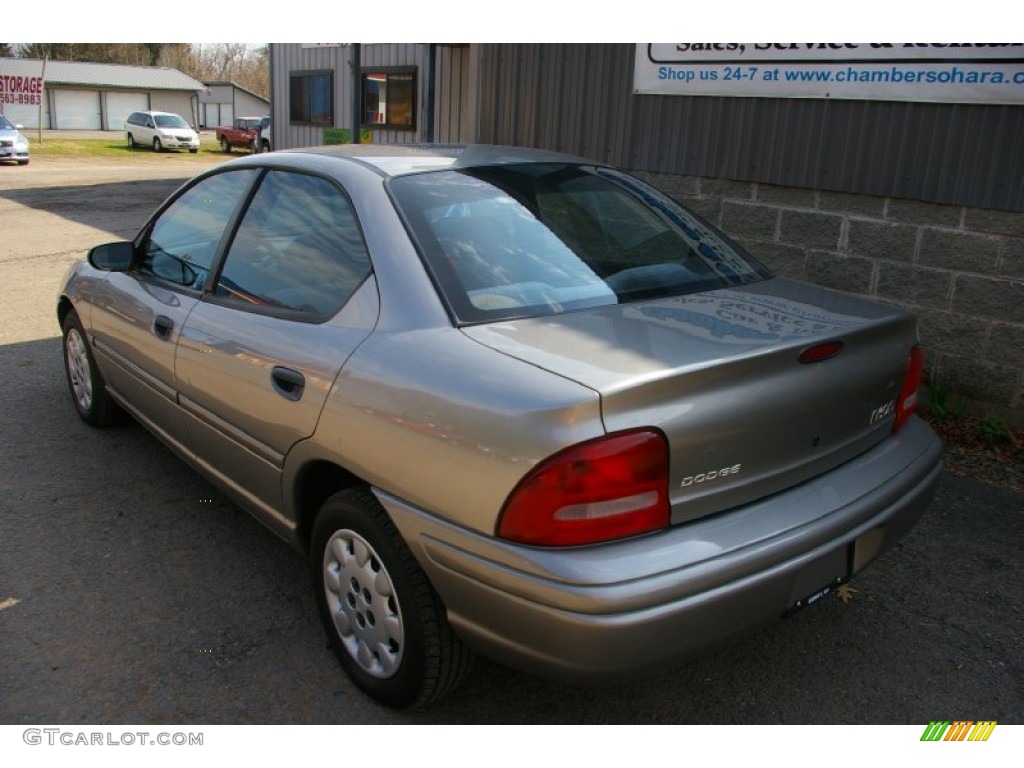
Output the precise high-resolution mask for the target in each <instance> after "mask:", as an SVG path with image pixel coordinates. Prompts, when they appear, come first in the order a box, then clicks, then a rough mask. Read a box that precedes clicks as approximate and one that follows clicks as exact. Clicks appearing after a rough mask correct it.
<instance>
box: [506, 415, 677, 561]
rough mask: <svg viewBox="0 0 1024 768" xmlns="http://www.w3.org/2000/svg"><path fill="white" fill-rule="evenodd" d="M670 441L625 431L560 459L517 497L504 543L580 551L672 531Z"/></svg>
mask: <svg viewBox="0 0 1024 768" xmlns="http://www.w3.org/2000/svg"><path fill="white" fill-rule="evenodd" d="M668 519H669V503H668V442H667V441H666V439H665V436H664V435H662V434H661V433H660V432H656V431H654V430H649V429H641V430H631V431H628V432H618V433H615V434H612V435H607V436H605V437H602V438H599V439H597V440H592V441H590V442H586V443H581V444H579V445H576V446H573V447H571V448H567V449H565V450H564V451H561V452H559V453H556V454H555V455H554V456H552V457H550V458H549V459H546V460H545V461H543V462H541V463H540V464H539V465H538V466H536V467H534V468H533V469H532V470H531V471H530V472H529V474H527V475H526V477H524V478H523V479H522V480H521V481H520V482H519V485H517V486H516V488H515V490H513V491H512V493H511V494H509V497H508V499H507V500H506V501H505V506H504V508H503V509H502V511H501V517H500V518H499V520H498V536H499V537H501V538H503V539H508V540H509V541H516V542H520V543H522V544H533V545H538V546H554V547H559V546H572V545H577V544H593V543H596V542H600V541H610V540H612V539H621V538H624V537H627V536H636V535H637V534H641V533H649V532H650V531H656V530H658V529H660V528H664V527H665V526H667V525H668Z"/></svg>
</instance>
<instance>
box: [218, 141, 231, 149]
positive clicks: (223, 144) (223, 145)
mask: <svg viewBox="0 0 1024 768" xmlns="http://www.w3.org/2000/svg"><path fill="white" fill-rule="evenodd" d="M220 151H221V152H230V151H231V145H230V144H228V140H227V139H221V140H220Z"/></svg>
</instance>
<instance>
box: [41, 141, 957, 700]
mask: <svg viewBox="0 0 1024 768" xmlns="http://www.w3.org/2000/svg"><path fill="white" fill-rule="evenodd" d="M57 315H58V319H59V322H60V324H61V326H62V328H63V332H64V353H65V360H66V368H67V378H68V384H69V387H70V391H71V395H72V402H73V403H74V406H75V408H76V409H77V411H78V414H79V416H81V417H82V418H83V419H85V420H86V421H87V422H89V423H90V424H93V425H96V426H103V425H105V424H108V423H110V422H111V421H113V420H115V419H117V418H118V417H120V416H121V415H123V414H124V413H125V412H127V413H128V414H130V415H131V416H132V417H134V418H135V419H137V420H138V421H139V422H141V423H142V424H143V425H145V426H146V427H147V428H148V429H149V430H151V431H152V432H153V433H154V434H155V435H156V436H157V437H159V438H160V439H161V440H162V441H164V442H165V443H166V444H167V445H168V446H170V447H171V448H172V449H173V450H174V451H175V452H177V453H178V454H179V455H180V456H181V457H182V458H183V459H184V460H185V461H187V462H189V463H190V464H191V465H193V466H194V467H195V468H196V469H197V470H198V471H200V472H201V473H203V474H204V475H205V476H206V477H207V478H209V479H210V480H211V481H212V482H214V483H215V484H216V485H218V486H219V487H220V488H222V489H223V490H224V492H225V493H227V494H229V495H230V496H231V497H232V498H233V499H234V500H235V501H236V502H237V503H238V504H240V505H241V506H243V507H244V508H246V509H247V510H249V511H250V512H252V513H253V514H254V515H255V516H256V517H257V518H258V519H259V520H260V521H262V522H263V523H265V524H266V525H267V526H269V527H270V528H271V529H273V530H274V531H275V532H277V533H278V534H280V535H281V536H282V537H283V538H285V539H286V540H288V541H289V542H291V543H292V544H294V545H295V546H296V547H298V548H300V549H302V550H304V551H306V552H308V553H309V560H310V566H311V570H312V574H313V581H314V583H315V585H316V591H317V596H318V600H317V602H318V604H319V609H320V612H321V615H322V617H323V621H324V625H325V627H326V629H327V633H328V636H329V637H330V640H331V642H332V644H333V646H334V649H335V651H336V652H337V655H338V658H339V659H340V662H341V665H342V666H343V668H344V669H345V671H346V672H347V673H348V674H349V676H350V677H351V678H352V680H353V681H354V682H355V684H356V685H357V686H359V687H360V688H361V689H362V690H364V691H365V692H367V693H368V694H369V695H371V696H373V697H375V698H377V699H378V700H380V701H382V702H384V703H386V704H388V705H391V706H395V707H408V706H416V705H423V704H427V703H430V702H433V701H436V700H438V699H439V698H440V697H441V696H443V695H445V694H447V693H449V692H450V691H451V690H452V689H453V688H454V687H455V686H456V685H457V684H458V683H459V681H460V680H461V679H462V678H463V677H464V675H465V673H466V671H467V670H468V668H469V664H470V660H471V658H472V652H473V651H476V652H480V653H483V654H486V655H488V656H490V657H491V658H494V659H497V660H499V661H501V662H504V663H506V664H509V665H512V666H515V667H517V668H520V669H525V670H528V671H531V672H534V673H537V674H540V675H545V676H549V677H553V678H556V679H561V680H566V681H570V682H576V683H583V684H590V683H599V682H605V681H614V680H618V679H622V678H628V677H633V676H636V675H639V674H646V673H650V672H652V671H656V670H659V669H663V668H664V667H665V665H667V664H670V663H674V662H677V661H679V660H680V659H682V658H685V657H686V656H689V655H692V654H695V653H699V652H702V651H704V650H706V649H708V648H710V647H712V646H713V645H715V644H717V643H720V642H722V641H723V640H726V639H728V638H730V637H732V636H734V635H735V634H737V633H739V632H741V631H743V630H746V629H748V628H751V627H754V626H757V625H760V624H763V623H766V622H770V621H773V620H775V619H778V618H780V617H783V616H786V615H789V614H791V613H792V612H794V611H797V610H800V609H802V608H804V607H806V606H808V605H810V604H813V603H815V602H816V601H818V600H820V599H822V598H824V597H825V596H827V595H829V594H830V593H832V592H834V591H835V590H837V589H839V588H840V587H841V585H842V584H843V583H844V582H845V581H847V580H848V579H850V578H851V577H852V576H854V575H855V574H856V573H857V572H858V571H860V570H861V569H862V568H863V567H864V566H865V565H866V564H867V563H869V562H870V561H871V560H872V559H874V558H875V557H876V556H877V555H878V554H879V553H881V552H883V551H884V550H886V549H887V548H889V547H891V546H892V545H893V544H894V543H895V542H896V541H898V540H899V539H900V537H901V536H903V535H904V534H905V533H906V531H907V530H908V529H909V528H910V527H911V526H912V525H913V524H914V522H915V521H916V520H917V518H918V517H919V516H920V515H921V514H922V512H923V511H924V509H925V507H926V506H927V504H928V502H929V500H930V497H931V494H932V492H933V490H934V488H935V485H936V482H937V478H938V474H939V469H940V444H939V441H938V440H937V438H936V437H935V436H934V434H933V433H932V432H931V431H930V430H929V429H928V427H927V426H926V425H925V424H924V423H923V422H922V421H921V420H920V419H919V418H917V417H916V416H915V415H914V410H915V407H916V402H917V391H918V388H919V385H920V378H921V369H922V355H921V350H920V348H919V347H918V346H917V335H916V321H915V319H914V317H912V316H911V315H909V314H908V313H906V312H904V311H902V310H899V309H896V308H894V307H891V306H882V305H878V304H874V303H871V302H868V301H865V300H863V299H861V298H857V297H854V296H849V295H844V294H840V293H836V292H833V291H829V290H825V289H823V288H818V287H814V286H810V285H806V284H802V283H798V282H795V281H793V280H789V279H785V278H781V277H775V276H773V275H772V274H771V273H770V272H769V271H768V270H767V269H766V268H765V267H764V266H762V265H761V264H759V263H758V262H757V261H756V260H755V259H754V258H753V257H752V256H750V255H749V254H747V253H746V252H744V251H743V250H742V249H741V248H740V247H738V246H737V245H736V244H734V243H733V242H731V241H730V240H729V239H728V237H726V236H725V235H724V234H722V233H721V232H719V231H718V230H716V229H715V228H714V227H713V226H711V225H710V224H708V223H707V222H706V221H704V220H702V219H701V218H700V217H698V216H697V215H695V214H694V213H692V212H691V211H689V210H687V209H685V208H683V207H681V206H679V205H678V204H676V203H675V202H673V201H672V200H671V199H669V198H667V197H665V196H664V195H662V194H660V193H659V192H657V191H656V190H655V189H653V188H651V187H650V186H648V185H646V184H644V183H642V182H641V181H638V180H637V179H635V178H633V177H631V176H628V175H626V174H623V173H621V172H619V171H617V170H615V169H613V168H610V167H607V166H605V165H603V164H600V163H594V162H592V161H588V160H584V159H580V158H574V157H567V156H564V155H558V154H554V153H548V152H543V151H535V150H523V149H513V148H506V147H479V146H478V147H431V148H423V147H405V148H403V147H388V146H376V147H375V146H357V147H329V148H315V149H308V150H303V151H288V152H275V153H272V154H268V155H257V156H251V157H246V158H240V159H237V160H234V161H231V162H228V163H225V164H224V165H222V166H219V167H217V168H216V169H213V170H210V171H208V172H206V173H204V174H202V175H200V176H198V177H197V178H195V179H193V180H192V181H191V182H189V183H188V184H186V185H185V186H184V187H182V188H181V189H180V190H178V191H177V192H176V193H175V194H174V195H173V196H172V197H171V198H170V199H169V200H168V201H167V202H166V203H165V204H164V205H163V206H162V207H161V208H160V209H159V210H158V211H156V213H155V214H154V215H153V216H152V218H151V219H150V221H149V222H148V223H147V224H146V225H145V226H144V227H143V228H142V230H141V231H140V232H139V234H138V236H137V237H136V238H135V240H134V241H132V242H123V243H111V244H107V245H102V246H98V247H96V248H94V249H93V250H92V251H91V252H90V254H89V258H88V260H87V261H83V262H81V263H80V264H78V265H76V266H75V267H74V268H73V269H72V270H71V272H70V273H69V275H68V277H67V279H66V281H65V283H64V285H63V287H62V289H61V292H60V296H59V301H58V307H57Z"/></svg>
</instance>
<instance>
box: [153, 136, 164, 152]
mask: <svg viewBox="0 0 1024 768" xmlns="http://www.w3.org/2000/svg"><path fill="white" fill-rule="evenodd" d="M153 151H154V152H163V151H164V145H163V142H161V141H160V139H159V138H154V139H153Z"/></svg>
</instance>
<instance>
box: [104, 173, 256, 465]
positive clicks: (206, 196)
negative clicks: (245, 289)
mask: <svg viewBox="0 0 1024 768" xmlns="http://www.w3.org/2000/svg"><path fill="white" fill-rule="evenodd" d="M256 175H257V172H256V171H255V170H251V169H250V170H242V171H233V172H230V173H221V174H217V175H215V176H211V177H207V178H205V179H203V180H201V181H199V182H198V183H196V184H194V185H193V186H191V187H189V188H188V189H187V190H185V191H184V192H183V193H182V194H180V195H179V196H178V197H176V198H175V199H174V200H173V201H172V202H171V203H170V204H169V205H167V206H166V207H165V208H164V209H163V210H162V211H160V212H159V213H158V215H157V216H155V217H154V219H153V221H152V222H151V223H150V225H149V226H147V227H146V229H145V230H144V231H143V232H142V233H141V234H140V236H139V238H138V239H137V241H136V257H135V258H136V264H135V267H134V268H133V269H131V270H129V271H127V272H111V273H110V274H109V275H108V277H107V279H106V280H105V281H104V282H103V283H102V284H101V285H100V286H99V287H98V289H97V295H96V296H95V303H94V307H93V311H92V332H93V335H94V339H95V348H96V353H97V354H98V355H99V356H100V357H101V366H102V368H103V372H104V375H105V377H106V379H107V385H108V386H109V387H110V389H112V390H113V391H114V392H115V393H116V394H119V395H121V396H122V398H123V399H124V400H125V401H126V402H127V404H128V407H129V409H130V410H132V411H133V413H134V414H135V416H136V417H137V418H138V419H139V420H140V421H142V422H144V423H145V424H146V425H147V426H149V427H150V428H151V429H153V431H154V432H156V433H157V434H158V435H159V436H160V437H162V438H163V439H164V440H165V441H167V442H169V443H171V444H173V445H174V446H175V447H177V448H179V449H180V450H185V449H186V445H187V442H188V440H187V432H186V430H185V427H184V421H183V420H182V417H181V414H180V413H179V409H178V405H177V382H176V379H175V348H176V346H177V344H178V339H179V336H180V334H181V330H182V328H184V326H185V320H186V318H187V317H188V315H189V313H190V312H191V311H192V310H193V308H194V307H195V306H196V304H197V302H198V301H199V297H200V295H201V292H202V288H203V285H204V283H205V281H206V279H207V277H208V275H209V271H210V268H211V265H212V264H213V260H214V256H215V255H216V253H217V250H218V248H219V247H220V243H221V240H222V239H223V238H224V236H225V233H226V232H227V231H228V226H229V224H230V223H231V220H232V217H233V216H235V215H236V213H237V211H238V209H239V207H240V205H241V202H242V200H243V199H244V197H245V194H246V192H247V191H248V189H249V188H250V187H251V185H252V183H253V181H254V180H255V178H256Z"/></svg>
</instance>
